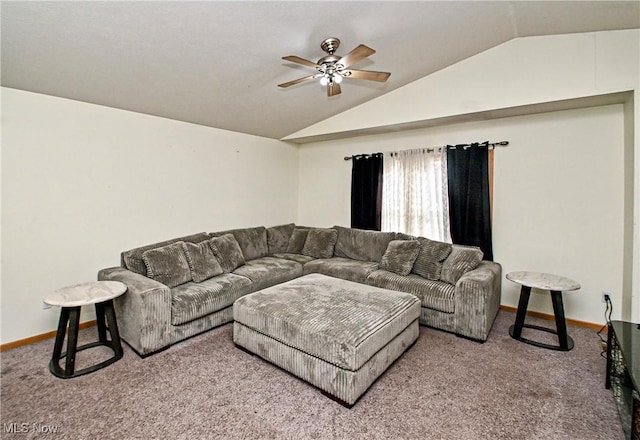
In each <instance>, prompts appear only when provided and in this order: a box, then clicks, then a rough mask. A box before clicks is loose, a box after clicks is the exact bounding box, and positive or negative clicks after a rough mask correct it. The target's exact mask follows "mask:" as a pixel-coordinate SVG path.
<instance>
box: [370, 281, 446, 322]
mask: <svg viewBox="0 0 640 440" xmlns="http://www.w3.org/2000/svg"><path fill="white" fill-rule="evenodd" d="M367 284H369V285H371V286H376V287H382V288H385V289H390V290H397V291H399V292H406V293H411V294H413V295H415V296H417V297H418V298H419V299H420V304H421V305H422V307H426V308H428V309H432V310H437V311H439V312H444V313H454V312H455V286H453V285H451V284H449V283H445V282H444V281H432V280H427V279H425V278H423V277H421V276H419V275H415V274H409V275H404V276H403V275H398V274H395V273H393V272H389V271H386V270H377V271H375V272H373V273H371V275H369V277H368V278H367Z"/></svg>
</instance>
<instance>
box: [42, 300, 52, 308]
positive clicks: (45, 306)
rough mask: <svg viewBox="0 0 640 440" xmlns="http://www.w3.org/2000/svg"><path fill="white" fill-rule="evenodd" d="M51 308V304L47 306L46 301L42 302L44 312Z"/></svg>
mask: <svg viewBox="0 0 640 440" xmlns="http://www.w3.org/2000/svg"><path fill="white" fill-rule="evenodd" d="M50 308H51V306H50V305H49V304H47V303H46V302H44V300H42V310H47V309H50Z"/></svg>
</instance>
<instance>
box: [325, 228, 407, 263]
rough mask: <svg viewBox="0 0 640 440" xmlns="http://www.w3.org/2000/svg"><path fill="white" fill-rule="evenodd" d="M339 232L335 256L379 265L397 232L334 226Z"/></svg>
mask: <svg viewBox="0 0 640 440" xmlns="http://www.w3.org/2000/svg"><path fill="white" fill-rule="evenodd" d="M333 229H335V230H337V231H338V241H337V242H336V248H335V251H334V252H333V254H334V255H335V256H336V257H344V258H351V259H352V260H359V261H375V262H376V263H379V262H380V260H381V259H382V256H383V255H384V252H385V251H386V250H387V246H388V245H389V242H390V241H391V240H395V238H396V233H395V232H380V231H366V230H364V229H355V228H345V227H343V226H334V227H333Z"/></svg>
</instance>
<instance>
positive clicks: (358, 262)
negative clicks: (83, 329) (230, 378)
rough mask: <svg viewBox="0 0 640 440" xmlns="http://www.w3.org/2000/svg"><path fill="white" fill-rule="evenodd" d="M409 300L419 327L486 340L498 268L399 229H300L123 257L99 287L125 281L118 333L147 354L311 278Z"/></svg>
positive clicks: (473, 251)
mask: <svg viewBox="0 0 640 440" xmlns="http://www.w3.org/2000/svg"><path fill="white" fill-rule="evenodd" d="M313 273H318V274H324V275H328V276H331V277H334V278H341V279H345V280H349V281H355V282H357V283H361V284H366V285H371V286H376V287H382V288H386V289H391V290H396V291H401V292H406V293H411V294H413V295H415V296H416V297H417V298H418V299H419V300H420V304H421V313H420V324H422V325H426V326H430V327H434V328H437V329H441V330H445V331H448V332H452V333H455V334H457V335H460V336H463V337H468V338H471V339H475V340H478V341H485V340H486V339H487V336H488V334H489V331H490V330H491V326H492V324H493V321H494V320H495V317H496V314H497V312H498V308H499V306H500V293H501V292H500V289H501V266H500V265H499V264H498V263H495V262H490V261H483V260H482V252H481V251H480V250H479V249H477V248H472V247H465V246H458V245H450V244H447V243H441V242H436V241H432V240H428V239H426V238H422V237H411V236H407V235H405V234H401V233H395V232H378V231H365V230H360V229H353V228H346V227H341V226H334V227H332V228H312V227H301V226H296V225H295V224H293V223H291V224H287V225H279V226H274V227H269V228H266V227H262V226H260V227H254V228H243V229H234V230H229V231H220V232H214V233H204V232H203V233H198V234H194V235H190V236H186V237H179V238H175V239H172V240H168V241H164V242H160V243H155V244H151V245H147V246H142V247H138V248H135V249H132V250H129V251H125V252H122V254H121V265H120V266H119V267H112V268H107V269H103V270H101V271H99V273H98V279H99V280H117V281H121V282H123V283H125V284H126V285H127V287H128V290H127V292H126V293H125V294H124V295H122V296H121V297H119V298H117V299H116V300H115V308H116V314H117V316H118V326H119V330H120V336H121V337H122V339H124V340H125V341H126V342H127V343H128V344H129V345H130V346H131V347H132V348H133V349H134V350H135V351H136V352H137V353H138V354H139V355H141V356H146V355H149V354H152V353H154V352H156V351H159V350H162V349H164V348H166V347H168V346H170V345H172V344H174V343H176V342H179V341H181V340H184V339H186V338H189V337H191V336H194V335H196V334H198V333H201V332H204V331H206V330H209V329H212V328H214V327H217V326H219V325H222V324H225V323H228V322H232V321H233V303H234V301H235V300H236V299H238V298H240V297H242V296H244V295H246V294H248V293H252V292H256V291H258V290H263V289H266V288H268V287H270V286H274V285H276V284H280V283H283V282H286V281H289V280H293V279H295V278H298V277H301V276H303V275H307V274H313Z"/></svg>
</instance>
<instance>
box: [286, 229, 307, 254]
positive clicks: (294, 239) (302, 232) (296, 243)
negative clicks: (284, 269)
mask: <svg viewBox="0 0 640 440" xmlns="http://www.w3.org/2000/svg"><path fill="white" fill-rule="evenodd" d="M310 230H311V228H300V227H298V226H296V227H295V229H294V230H293V232H292V233H291V237H290V238H289V243H287V249H286V250H285V252H286V253H288V254H302V249H303V248H304V244H305V243H306V242H307V235H309V231H310Z"/></svg>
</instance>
